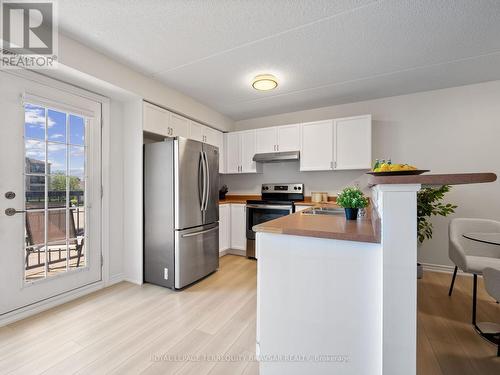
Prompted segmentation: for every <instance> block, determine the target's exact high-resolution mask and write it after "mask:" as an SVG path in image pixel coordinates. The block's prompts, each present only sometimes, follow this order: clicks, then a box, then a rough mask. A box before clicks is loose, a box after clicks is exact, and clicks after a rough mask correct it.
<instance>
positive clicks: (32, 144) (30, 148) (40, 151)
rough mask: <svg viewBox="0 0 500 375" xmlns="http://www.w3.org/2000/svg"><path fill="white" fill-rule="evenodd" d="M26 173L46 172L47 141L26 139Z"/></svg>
mask: <svg viewBox="0 0 500 375" xmlns="http://www.w3.org/2000/svg"><path fill="white" fill-rule="evenodd" d="M24 152H25V156H26V158H25V163H26V165H25V173H40V174H44V173H45V142H42V141H36V140H34V139H26V140H25V141H24Z"/></svg>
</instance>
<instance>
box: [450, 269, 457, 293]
mask: <svg viewBox="0 0 500 375" xmlns="http://www.w3.org/2000/svg"><path fill="white" fill-rule="evenodd" d="M457 271H458V267H457V266H455V270H454V271H453V277H452V279H451V285H450V290H449V292H448V295H449V296H451V293H452V292H453V285H455V278H456V277H457Z"/></svg>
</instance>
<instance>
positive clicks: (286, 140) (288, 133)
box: [277, 124, 300, 151]
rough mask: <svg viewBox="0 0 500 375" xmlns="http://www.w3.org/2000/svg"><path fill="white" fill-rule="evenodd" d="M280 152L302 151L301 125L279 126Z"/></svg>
mask: <svg viewBox="0 0 500 375" xmlns="http://www.w3.org/2000/svg"><path fill="white" fill-rule="evenodd" d="M277 130H278V151H298V150H300V125H299V124H295V125H285V126H278V128H277Z"/></svg>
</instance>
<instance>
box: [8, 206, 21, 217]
mask: <svg viewBox="0 0 500 375" xmlns="http://www.w3.org/2000/svg"><path fill="white" fill-rule="evenodd" d="M24 212H26V210H16V209H15V208H7V209H6V210H5V215H7V216H14V215H15V214H22V213H24Z"/></svg>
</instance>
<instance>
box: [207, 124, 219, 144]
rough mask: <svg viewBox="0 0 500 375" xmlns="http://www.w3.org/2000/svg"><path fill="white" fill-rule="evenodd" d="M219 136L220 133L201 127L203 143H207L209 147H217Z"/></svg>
mask: <svg viewBox="0 0 500 375" xmlns="http://www.w3.org/2000/svg"><path fill="white" fill-rule="evenodd" d="M219 134H222V132H220V131H218V130H215V129H212V128H209V127H208V126H204V127H203V137H204V140H203V142H205V143H208V144H209V145H213V146H217V147H219Z"/></svg>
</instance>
